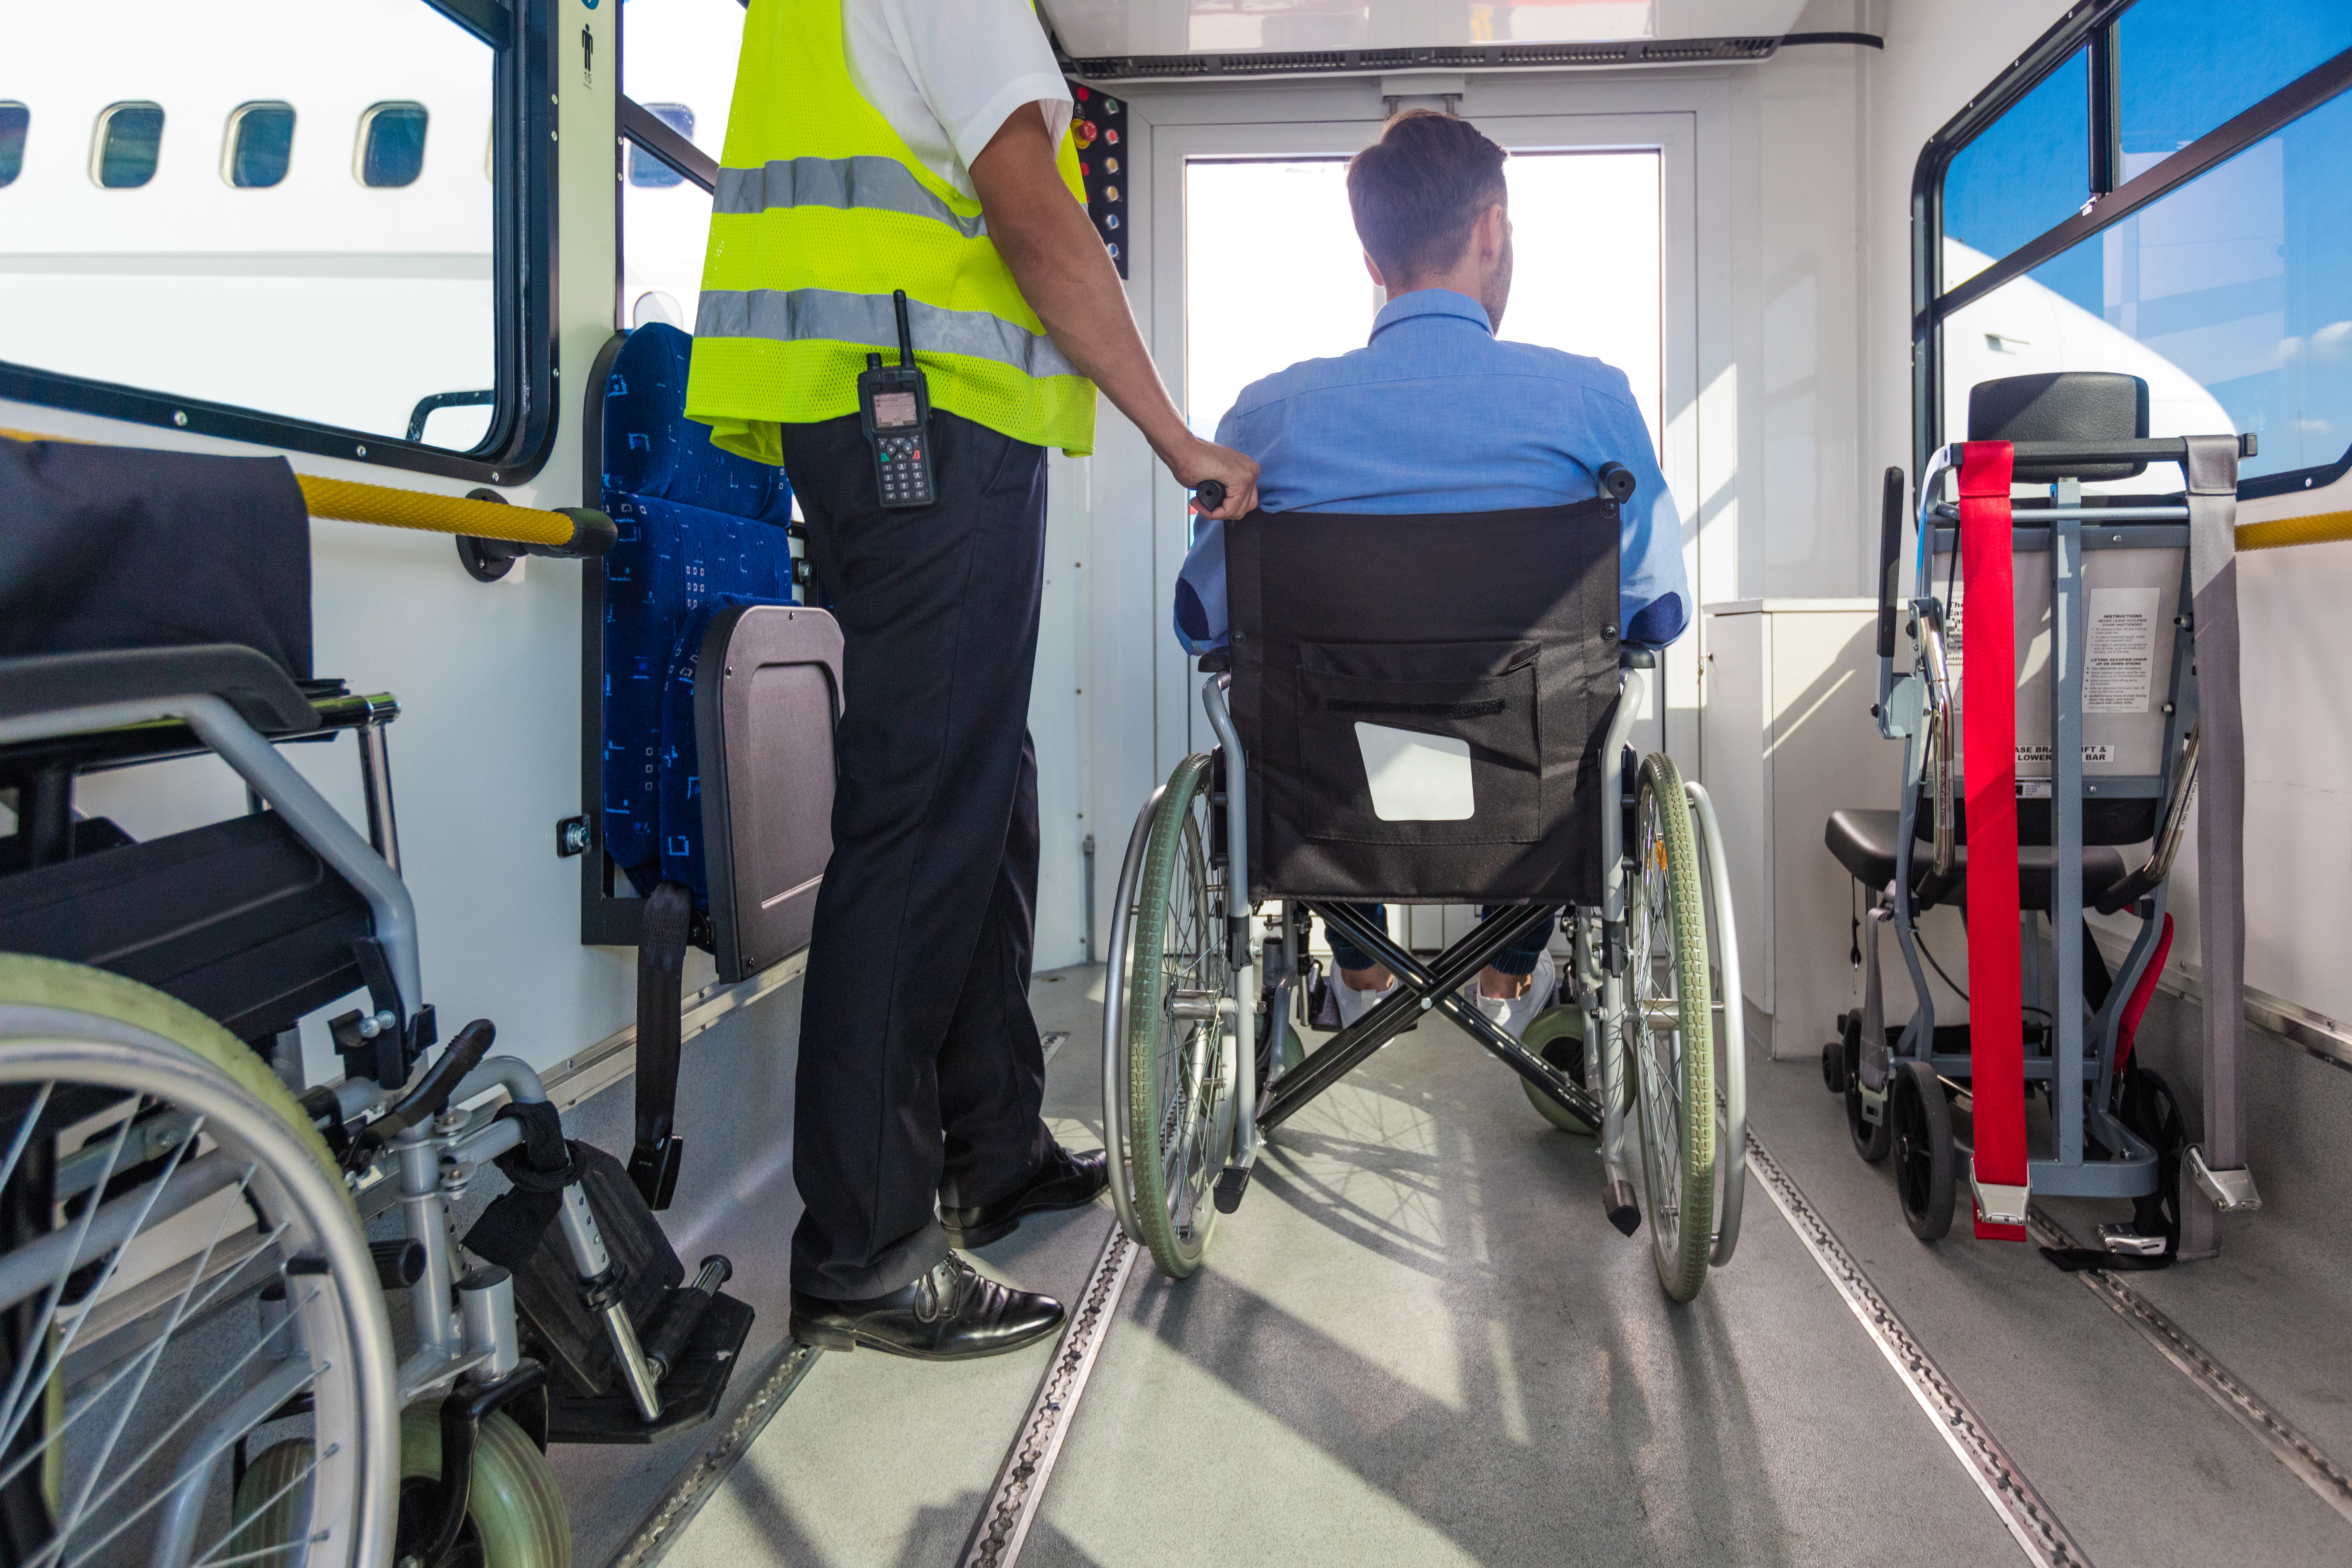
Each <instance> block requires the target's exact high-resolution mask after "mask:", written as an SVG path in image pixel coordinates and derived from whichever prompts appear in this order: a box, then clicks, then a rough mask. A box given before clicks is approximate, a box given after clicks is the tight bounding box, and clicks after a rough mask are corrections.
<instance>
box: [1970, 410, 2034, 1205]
mask: <svg viewBox="0 0 2352 1568" xmlns="http://www.w3.org/2000/svg"><path fill="white" fill-rule="evenodd" d="M2011 468H2012V453H2011V447H2010V444H2009V443H2008V442H2006V441H1970V442H1969V443H1968V444H1967V445H1966V446H1964V447H1962V448H1961V452H1960V574H1961V576H1962V578H1963V580H1964V581H1965V582H1966V584H1967V585H1968V600H1967V608H1966V609H1965V611H1964V612H1963V615H1962V638H1963V641H1962V647H1963V650H1964V651H1963V657H1962V659H1961V664H1960V746H1961V758H1962V763H1963V773H1964V776H1965V779H1966V787H1967V799H1968V825H1969V871H1968V875H1969V1094H1970V1095H1971V1096H1972V1097H1973V1098H1974V1100H1975V1106H1976V1113H1975V1114H1976V1154H1975V1162H1976V1165H1975V1174H1976V1180H1977V1182H1978V1183H1979V1184H1984V1185H1996V1184H1997V1185H2000V1186H2008V1187H2023V1186H2024V1185H2025V1184H2026V1154H2025V1031H2024V1022H2025V998H2024V981H2023V976H2022V974H2021V968H2022V965H2021V955H2020V950H2019V943H2018V939H2017V931H2018V897H2017V582H2016V570H2015V563H2014V558H2013V556H2012V553H2011V540H2010V506H2009V484H2010V473H2011ZM1976 1233H1977V1235H1978V1236H1979V1237H1988V1238H1991V1239H1996V1240H2003V1241H2023V1240H2024V1239H2025V1227H2024V1226H2022V1225H1993V1224H1988V1223H1987V1222H1986V1220H1985V1217H1984V1215H1983V1213H1982V1211H1981V1209H1979V1212H1978V1214H1977V1216H1976Z"/></svg>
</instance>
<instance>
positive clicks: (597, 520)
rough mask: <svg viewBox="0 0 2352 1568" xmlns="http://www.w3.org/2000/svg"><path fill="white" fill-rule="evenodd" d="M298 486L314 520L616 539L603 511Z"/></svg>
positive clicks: (565, 542)
mask: <svg viewBox="0 0 2352 1568" xmlns="http://www.w3.org/2000/svg"><path fill="white" fill-rule="evenodd" d="M0 436H5V437H8V438H9V439H11V440H16V441H69V442H72V443H73V444H74V445H76V446H81V447H87V446H93V445H96V444H97V443H94V442H89V441H83V440H79V439H77V438H76V437H71V436H45V435H41V434H39V433H37V432H35V431H31V430H11V429H7V428H5V426H0ZM294 482H295V483H297V484H299V485H300V486H301V487H302V500H303V504H304V505H305V506H306V507H307V508H308V509H309V510H310V515H311V516H312V517H330V518H333V519H335V520H336V521H341V522H369V523H374V524H375V525H377V526H378V527H380V528H412V529H420V530H422V531H425V532H428V533H449V534H458V535H463V536H467V537H470V538H474V539H497V540H503V541H505V542H509V543H512V544H536V545H541V546H543V547H545V548H546V549H547V551H548V552H549V553H551V554H565V555H601V554H602V553H604V549H605V548H608V547H609V541H610V540H611V537H612V529H613V525H612V523H611V521H609V520H607V519H606V518H605V517H604V513H602V512H599V511H587V510H579V511H572V510H564V511H541V510H539V509H537V508H535V507H527V506H508V505H506V504H505V503H503V502H500V501H489V500H468V499H467V498H466V497H463V496H447V495H439V494H436V493H435V492H433V491H431V490H410V489H399V488H397V487H395V486H392V485H371V484H366V483H363V482H362V481H361V480H358V479H320V477H319V476H317V475H315V474H297V475H295V476H294ZM600 535H601V541H600V537H599V536H600Z"/></svg>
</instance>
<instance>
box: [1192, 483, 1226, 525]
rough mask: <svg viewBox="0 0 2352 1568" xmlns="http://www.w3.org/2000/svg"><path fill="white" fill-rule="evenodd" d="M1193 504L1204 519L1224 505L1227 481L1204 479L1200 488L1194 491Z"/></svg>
mask: <svg viewBox="0 0 2352 1568" xmlns="http://www.w3.org/2000/svg"><path fill="white" fill-rule="evenodd" d="M1192 504H1193V506H1194V507H1195V508H1197V509H1198V510H1199V511H1200V512H1201V515H1202V516H1203V517H1206V516H1207V515H1208V514H1209V513H1211V512H1213V511H1214V510H1217V509H1218V508H1219V507H1221V506H1223V505H1224V504H1225V481H1224V480H1223V479H1202V481H1201V483H1200V485H1199V486H1198V488H1196V489H1194V490H1193V491H1192Z"/></svg>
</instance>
